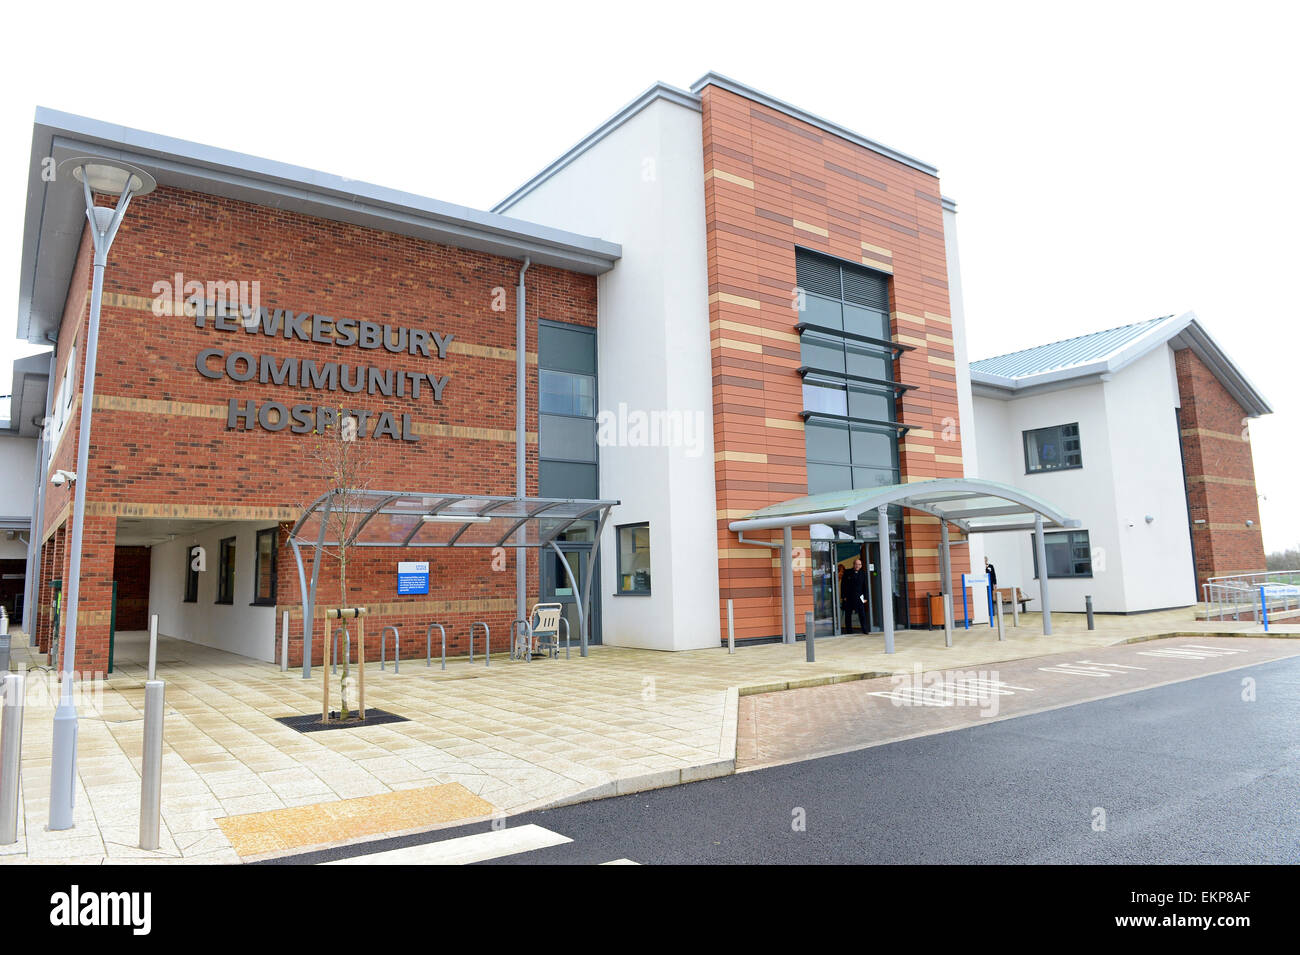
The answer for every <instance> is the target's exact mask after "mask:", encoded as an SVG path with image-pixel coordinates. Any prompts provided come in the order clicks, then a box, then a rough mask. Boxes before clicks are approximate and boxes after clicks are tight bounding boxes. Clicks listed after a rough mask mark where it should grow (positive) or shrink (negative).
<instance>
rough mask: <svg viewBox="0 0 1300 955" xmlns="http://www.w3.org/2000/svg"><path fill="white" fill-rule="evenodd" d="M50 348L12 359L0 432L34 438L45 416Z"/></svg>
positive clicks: (0, 414) (51, 357)
mask: <svg viewBox="0 0 1300 955" xmlns="http://www.w3.org/2000/svg"><path fill="white" fill-rule="evenodd" d="M53 357H54V352H52V351H48V352H41V353H40V354H39V355H28V356H27V357H26V358H19V359H18V360H17V361H15V362H14V370H13V382H12V386H11V387H10V389H9V391H10V394H9V397H8V398H7V399H5V400H6V403H7V404H8V407H7V408H5V409H4V410H3V413H0V434H7V435H17V436H19V437H23V438H33V439H34V438H36V437H38V436H39V435H40V433H41V427H42V425H43V422H44V420H45V399H46V393H47V388H48V383H49V379H50V362H51V360H52V359H53Z"/></svg>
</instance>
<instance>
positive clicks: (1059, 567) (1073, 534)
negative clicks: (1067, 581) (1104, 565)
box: [1029, 531, 1092, 580]
mask: <svg viewBox="0 0 1300 955" xmlns="http://www.w3.org/2000/svg"><path fill="white" fill-rule="evenodd" d="M1029 540H1030V543H1031V545H1032V544H1034V535H1033V534H1030V535H1029ZM1043 549H1044V550H1045V551H1046V553H1047V576H1048V579H1051V578H1053V577H1091V576H1092V545H1091V544H1090V543H1089V540H1088V532H1087V531H1057V532H1055V533H1051V534H1044V535H1043ZM1033 550H1034V579H1035V580H1037V579H1038V548H1037V546H1034V548H1033Z"/></svg>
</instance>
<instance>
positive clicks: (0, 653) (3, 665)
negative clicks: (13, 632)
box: [0, 633, 11, 673]
mask: <svg viewBox="0 0 1300 955" xmlns="http://www.w3.org/2000/svg"><path fill="white" fill-rule="evenodd" d="M10 639H11V638H10V636H9V634H7V633H0V673H6V672H8V670H9V645H10Z"/></svg>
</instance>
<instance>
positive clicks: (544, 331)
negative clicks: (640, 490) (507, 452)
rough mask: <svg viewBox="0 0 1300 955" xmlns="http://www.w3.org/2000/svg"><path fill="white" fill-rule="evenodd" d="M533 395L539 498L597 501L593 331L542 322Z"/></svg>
mask: <svg viewBox="0 0 1300 955" xmlns="http://www.w3.org/2000/svg"><path fill="white" fill-rule="evenodd" d="M537 390H538V400H537V409H538V415H537V443H538V448H537V451H538V468H539V474H538V493H539V494H540V495H541V496H542V497H563V498H595V497H597V496H598V495H597V493H596V492H597V489H598V481H597V470H596V331H595V329H592V328H584V327H582V326H579V325H561V324H559V323H557V322H546V321H544V322H541V323H540V325H539V327H538V370H537Z"/></svg>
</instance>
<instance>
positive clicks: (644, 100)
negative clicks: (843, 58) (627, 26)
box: [492, 72, 957, 212]
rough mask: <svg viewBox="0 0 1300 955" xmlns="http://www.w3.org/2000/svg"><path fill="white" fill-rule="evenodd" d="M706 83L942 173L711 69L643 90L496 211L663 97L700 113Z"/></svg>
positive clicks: (947, 204) (953, 206)
mask: <svg viewBox="0 0 1300 955" xmlns="http://www.w3.org/2000/svg"><path fill="white" fill-rule="evenodd" d="M706 86H716V87H717V88H719V89H724V90H727V91H728V92H731V93H735V94H736V95H738V96H743V97H745V98H746V99H749V100H753V101H754V102H755V103H759V104H761V105H763V106H767V107H769V108H771V109H774V110H776V111H778V112H781V113H785V114H786V115H787V116H790V117H793V118H794V119H798V120H800V121H802V122H805V123H807V124H808V125H810V126H816V127H817V128H818V129H821V130H824V131H825V132H828V133H831V134H832V135H834V136H839V137H840V138H841V139H845V140H848V141H849V142H851V143H853V144H855V145H857V146H861V147H862V148H864V149H869V150H871V151H872V152H875V153H879V154H880V155H882V156H884V157H886V158H888V159H892V160H894V161H895V162H899V163H902V164H903V165H905V166H910V167H911V168H913V169H916V170H919V171H920V172H923V173H926V174H927V175H930V176H938V175H939V170H938V169H937V168H935V167H934V166H932V165H930V164H929V163H926V162H922V161H921V160H919V159H916V158H915V157H913V156H909V155H907V153H904V152H900V151H899V150H897V149H893V148H891V147H889V146H886V145H884V144H883V143H879V142H877V141H876V140H874V139H868V138H867V137H866V136H863V135H861V134H859V133H855V132H853V131H852V130H851V129H846V128H845V127H843V126H841V125H839V124H838V123H833V122H831V121H830V120H828V119H822V118H821V117H820V116H817V115H814V114H813V113H809V112H807V111H806V110H802V109H800V108H799V107H797V106H793V105H791V104H790V103H787V102H785V101H784V100H779V99H777V98H776V97H775V96H769V95H768V94H766V93H764V92H762V91H760V90H756V89H754V88H753V87H752V86H746V85H745V84H744V83H739V82H737V81H736V80H733V79H730V78H729V77H726V76H723V75H722V74H721V73H713V72H710V73H705V74H704V75H703V76H701V77H700V78H699V79H698V80H696V81H695V82H694V83H692V84H691V88H690V89H689V90H683V89H679V88H678V87H676V86H671V85H669V84H668V83H654V84H652V85H651V86H650V87H649V88H648V89H646V90H645V91H644V92H642V93H641V95H640V96H638V97H636V98H635V99H634V100H632V102H630V103H628V104H627V105H626V106H624V107H623V108H622V109H620V110H619V111H618V112H617V113H615V114H614V115H613V116H611V117H610V118H609V119H607V120H605V122H603V123H601V124H600V125H599V126H597V127H596V128H595V129H594V130H592V131H591V132H590V133H588V134H587V135H586V136H584V137H583V138H582V139H581V140H579V141H578V142H577V143H576V144H575V145H574V146H573V147H572V148H571V149H569V150H568V151H566V152H565V153H564V154H563V155H561V156H560V157H559V158H558V159H556V160H555V161H554V162H552V163H551V164H550V165H548V166H547V167H546V168H545V169H543V170H542V171H541V172H539V173H538V174H537V175H535V176H533V177H532V178H531V179H529V180H528V181H527V182H525V183H524V184H523V185H521V186H520V187H519V188H518V189H516V190H515V191H514V192H512V193H510V195H508V196H506V197H505V198H504V199H502V200H501V201H500V202H498V203H497V204H496V205H494V206H493V207H492V211H493V212H505V211H506V210H507V209H509V208H510V207H511V206H513V205H514V204H515V203H517V202H518V201H519V200H520V199H522V198H524V197H525V196H527V195H528V194H529V193H530V192H532V191H533V190H534V189H536V188H537V187H538V186H540V185H542V183H544V182H546V181H547V180H548V179H550V178H551V177H552V176H554V175H555V174H556V173H558V172H559V171H560V170H561V169H563V168H564V167H565V166H567V165H569V164H570V163H572V162H573V161H574V160H575V159H577V158H578V157H579V156H581V155H582V154H583V153H585V152H586V151H587V150H589V149H591V147H592V146H594V145H596V144H597V143H598V142H600V141H601V140H602V139H604V138H605V137H606V136H608V135H609V134H610V133H612V132H614V131H615V130H617V129H618V128H619V127H620V126H622V125H623V124H624V123H626V122H627V121H628V120H630V119H632V117H634V116H636V115H637V114H638V113H640V112H641V111H642V110H643V109H645V108H646V107H647V106H649V105H650V104H652V103H654V102H657V101H660V100H663V101H666V102H669V103H676V104H677V105H679V106H684V107H686V108H687V109H693V110H695V111H696V112H699V111H700V109H701V98H700V91H701V90H703V89H704V87H706ZM943 205H944V208H946V209H949V210H954V211H955V210H956V208H957V204H956V203H955V202H953V200H951V199H949V198H947V197H946V196H945V197H943Z"/></svg>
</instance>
